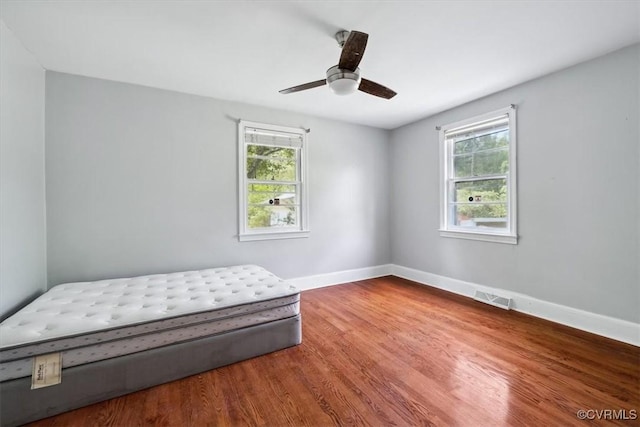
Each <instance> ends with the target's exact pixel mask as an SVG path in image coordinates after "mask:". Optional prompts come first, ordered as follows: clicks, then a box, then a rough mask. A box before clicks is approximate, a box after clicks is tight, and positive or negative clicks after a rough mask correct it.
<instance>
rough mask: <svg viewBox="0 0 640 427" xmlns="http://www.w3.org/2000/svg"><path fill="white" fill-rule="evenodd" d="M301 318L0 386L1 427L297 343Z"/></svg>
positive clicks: (25, 421) (300, 333) (300, 336)
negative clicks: (52, 378) (36, 382)
mask: <svg viewBox="0 0 640 427" xmlns="http://www.w3.org/2000/svg"><path fill="white" fill-rule="evenodd" d="M301 341H302V330H301V320H300V315H297V316H295V317H290V318H288V319H283V320H277V321H274V322H270V323H263V324H260V325H256V326H251V327H248V328H244V329H239V330H235V331H230V332H225V333H222V334H219V335H214V336H210V337H205V338H202V339H198V340H195V341H189V342H182V343H178V344H173V345H170V346H166V347H161V348H156V349H153V350H149V351H144V352H140V353H134V354H129V355H126V356H121V357H116V358H113V359H107V360H103V361H100V362H95V363H89V364H86V365H82V366H76V367H73V368H68V369H64V370H63V371H62V383H61V384H58V385H55V386H51V387H46V388H41V389H36V390H31V378H30V377H28V378H19V379H15V380H10V381H5V382H3V383H0V425H2V426H6V427H11V426H17V425H20V424H25V423H28V422H32V421H36V420H39V419H42V418H46V417H50V416H52V415H57V414H60V413H62V412H66V411H69V410H72V409H76V408H80V407H82V406H86V405H90V404H92V403H96V402H100V401H103V400H107V399H111V398H113V397H117V396H122V395H125V394H128V393H132V392H135V391H138V390H142V389H145V388H149V387H153V386H155V385H158V384H163V383H167V382H170V381H174V380H177V379H180V378H184V377H188V376H190V375H194V374H198V373H201V372H204V371H208V370H211V369H214V368H218V367H220V366H225V365H229V364H231V363H235V362H239V361H241V360H246V359H250V358H252V357H256V356H259V355H262V354H266V353H271V352H273V351H276V350H281V349H284V348H287V347H292V346H294V345H297V344H300V342H301Z"/></svg>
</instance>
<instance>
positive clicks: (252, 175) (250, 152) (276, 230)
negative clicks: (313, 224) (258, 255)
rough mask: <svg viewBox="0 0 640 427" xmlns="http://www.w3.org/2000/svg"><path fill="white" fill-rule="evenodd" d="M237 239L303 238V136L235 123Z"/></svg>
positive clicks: (292, 130)
mask: <svg viewBox="0 0 640 427" xmlns="http://www.w3.org/2000/svg"><path fill="white" fill-rule="evenodd" d="M238 159H239V165H238V171H239V190H240V195H239V202H240V206H239V216H240V217H239V224H240V231H239V240H241V241H245V240H266V239H286V238H295V237H307V236H308V234H309V228H308V209H307V199H308V191H307V180H306V159H307V133H306V131H305V130H303V129H297V128H289V127H283V126H275V125H268V124H263V123H254V122H248V121H244V120H242V121H240V124H239V126H238Z"/></svg>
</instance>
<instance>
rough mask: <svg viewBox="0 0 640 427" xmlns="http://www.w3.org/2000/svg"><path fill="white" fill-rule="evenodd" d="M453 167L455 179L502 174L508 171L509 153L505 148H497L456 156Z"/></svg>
mask: <svg viewBox="0 0 640 427" xmlns="http://www.w3.org/2000/svg"><path fill="white" fill-rule="evenodd" d="M453 166H454V174H455V177H457V178H459V177H469V176H480V175H497V174H504V173H507V172H508V171H509V151H508V149H507V148H498V149H491V150H489V151H480V152H477V153H472V154H462V155H456V156H455V157H454V158H453Z"/></svg>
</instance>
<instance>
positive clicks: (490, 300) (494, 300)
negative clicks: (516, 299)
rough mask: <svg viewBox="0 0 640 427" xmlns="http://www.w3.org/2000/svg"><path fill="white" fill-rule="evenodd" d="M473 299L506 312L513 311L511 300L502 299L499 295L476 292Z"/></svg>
mask: <svg viewBox="0 0 640 427" xmlns="http://www.w3.org/2000/svg"><path fill="white" fill-rule="evenodd" d="M473 299H474V300H476V301H480V302H484V303H486V304H490V305H493V306H496V307H500V308H504V309H505V310H510V309H511V302H512V300H511V298H507V297H501V296H499V295H493V294H490V293H488V292H482V291H478V290H476V292H475V294H474V295H473Z"/></svg>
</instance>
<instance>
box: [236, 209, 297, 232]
mask: <svg viewBox="0 0 640 427" xmlns="http://www.w3.org/2000/svg"><path fill="white" fill-rule="evenodd" d="M248 224H249V228H253V229H255V228H295V227H297V226H298V224H299V219H298V206H286V205H285V206H283V205H279V206H275V205H266V206H255V205H250V206H249V208H248Z"/></svg>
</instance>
